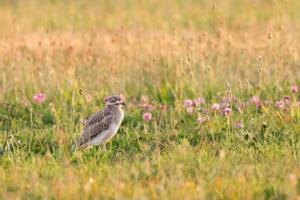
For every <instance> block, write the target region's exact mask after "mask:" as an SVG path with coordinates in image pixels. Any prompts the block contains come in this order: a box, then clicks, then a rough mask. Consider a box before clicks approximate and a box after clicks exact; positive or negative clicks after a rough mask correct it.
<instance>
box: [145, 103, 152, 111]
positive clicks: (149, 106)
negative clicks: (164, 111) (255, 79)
mask: <svg viewBox="0 0 300 200" xmlns="http://www.w3.org/2000/svg"><path fill="white" fill-rule="evenodd" d="M143 107H144V109H145V110H148V111H151V110H153V109H154V106H153V105H151V104H145V105H143Z"/></svg>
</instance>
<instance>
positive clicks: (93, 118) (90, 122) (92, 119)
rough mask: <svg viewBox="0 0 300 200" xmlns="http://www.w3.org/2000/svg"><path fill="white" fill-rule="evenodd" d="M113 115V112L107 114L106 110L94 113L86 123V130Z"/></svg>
mask: <svg viewBox="0 0 300 200" xmlns="http://www.w3.org/2000/svg"><path fill="white" fill-rule="evenodd" d="M109 115H111V112H107V111H105V110H102V111H100V112H97V113H94V114H93V115H91V116H90V117H88V118H87V119H86V121H85V123H84V125H85V128H86V127H88V126H91V125H93V124H95V123H98V122H101V121H102V120H103V119H104V118H106V117H107V116H109Z"/></svg>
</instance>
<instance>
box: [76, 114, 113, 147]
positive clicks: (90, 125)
mask: <svg viewBox="0 0 300 200" xmlns="http://www.w3.org/2000/svg"><path fill="white" fill-rule="evenodd" d="M112 117H113V115H112V113H111V112H109V111H107V110H103V111H100V112H97V113H95V114H93V115H92V116H90V117H89V118H88V119H87V121H86V123H85V128H84V130H83V133H82V135H81V137H80V138H79V140H78V145H82V144H84V143H86V142H88V141H90V140H91V139H92V138H94V137H96V136H97V135H98V134H100V133H102V132H103V131H105V130H106V129H108V128H109V125H110V123H111V121H112Z"/></svg>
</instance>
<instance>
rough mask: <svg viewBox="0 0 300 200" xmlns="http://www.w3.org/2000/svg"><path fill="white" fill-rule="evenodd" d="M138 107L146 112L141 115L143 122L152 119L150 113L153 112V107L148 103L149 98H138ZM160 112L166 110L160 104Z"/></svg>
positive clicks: (164, 106)
mask: <svg viewBox="0 0 300 200" xmlns="http://www.w3.org/2000/svg"><path fill="white" fill-rule="evenodd" d="M139 107H140V108H142V109H143V110H145V111H146V112H144V113H143V115H142V118H143V120H144V121H146V122H148V121H150V120H151V119H152V113H151V112H152V111H154V110H155V106H154V105H153V104H151V103H149V98H148V96H146V95H142V96H141V98H140V104H139ZM158 108H159V110H160V112H163V111H165V110H166V109H167V105H164V104H161V105H159V106H158Z"/></svg>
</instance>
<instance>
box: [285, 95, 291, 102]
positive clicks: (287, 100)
mask: <svg viewBox="0 0 300 200" xmlns="http://www.w3.org/2000/svg"><path fill="white" fill-rule="evenodd" d="M283 100H284V102H289V101H290V100H291V97H290V96H284V97H283Z"/></svg>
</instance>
